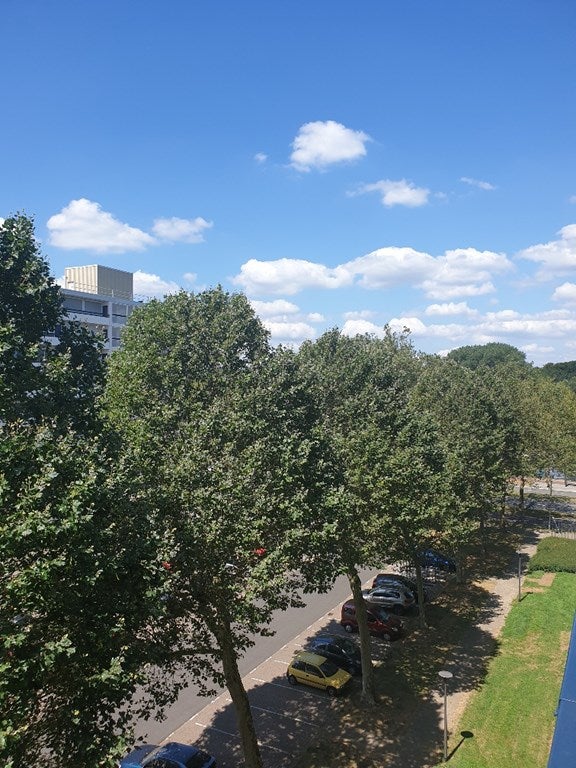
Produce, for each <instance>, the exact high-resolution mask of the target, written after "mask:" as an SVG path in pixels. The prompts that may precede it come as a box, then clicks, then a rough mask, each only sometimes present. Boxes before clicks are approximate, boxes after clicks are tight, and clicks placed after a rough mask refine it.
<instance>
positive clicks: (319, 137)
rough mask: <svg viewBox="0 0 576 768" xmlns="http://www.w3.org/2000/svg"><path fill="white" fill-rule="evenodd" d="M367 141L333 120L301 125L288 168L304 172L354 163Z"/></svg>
mask: <svg viewBox="0 0 576 768" xmlns="http://www.w3.org/2000/svg"><path fill="white" fill-rule="evenodd" d="M369 140H370V137H369V136H368V135H367V134H366V133H364V132H363V131H354V130H352V129H351V128H346V126H344V125H342V124H341V123H337V122H335V121H334V120H326V121H325V122H322V121H320V120H318V121H316V122H312V123H305V124H304V125H302V126H301V127H300V130H299V131H298V134H297V135H296V137H295V139H294V141H293V142H292V150H293V151H292V154H291V155H290V164H291V165H292V167H293V168H296V170H298V171H304V172H306V171H310V170H311V169H312V168H316V169H319V170H323V169H325V168H327V167H328V166H330V165H333V164H334V163H342V162H349V161H351V160H356V159H357V158H359V157H364V156H365V155H366V143H367V142H368V141H369Z"/></svg>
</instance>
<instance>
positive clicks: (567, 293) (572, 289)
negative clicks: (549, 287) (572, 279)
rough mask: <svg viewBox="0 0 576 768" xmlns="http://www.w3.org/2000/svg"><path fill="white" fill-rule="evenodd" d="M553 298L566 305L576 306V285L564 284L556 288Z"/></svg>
mask: <svg viewBox="0 0 576 768" xmlns="http://www.w3.org/2000/svg"><path fill="white" fill-rule="evenodd" d="M552 298H553V299H554V301H561V302H563V303H564V304H576V283H562V285H559V286H558V288H556V290H555V291H554V293H553V294H552Z"/></svg>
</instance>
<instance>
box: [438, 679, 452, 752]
mask: <svg viewBox="0 0 576 768" xmlns="http://www.w3.org/2000/svg"><path fill="white" fill-rule="evenodd" d="M438 676H439V677H440V678H441V679H442V680H443V681H444V762H445V763H446V762H447V761H448V680H450V679H451V678H452V677H453V675H452V672H448V670H446V669H442V670H440V672H438Z"/></svg>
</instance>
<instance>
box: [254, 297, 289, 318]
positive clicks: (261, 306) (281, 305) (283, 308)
mask: <svg viewBox="0 0 576 768" xmlns="http://www.w3.org/2000/svg"><path fill="white" fill-rule="evenodd" d="M250 304H251V305H252V308H253V310H254V312H256V314H257V315H258V316H259V317H261V318H269V319H272V318H278V317H283V316H285V315H294V314H297V313H298V312H299V311H300V310H299V308H298V307H297V305H296V304H292V302H291V301H286V300H285V299H276V300H275V301H256V300H253V301H251V302H250Z"/></svg>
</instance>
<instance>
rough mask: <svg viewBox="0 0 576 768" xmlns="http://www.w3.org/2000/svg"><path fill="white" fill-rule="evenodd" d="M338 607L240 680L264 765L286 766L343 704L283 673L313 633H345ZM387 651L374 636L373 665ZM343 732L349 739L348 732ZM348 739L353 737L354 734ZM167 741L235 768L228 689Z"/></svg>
mask: <svg viewBox="0 0 576 768" xmlns="http://www.w3.org/2000/svg"><path fill="white" fill-rule="evenodd" d="M370 584H371V582H370ZM370 584H367V586H369V585H370ZM440 588H441V583H436V584H435V585H431V589H432V591H436V590H438V589H440ZM340 607H341V604H340V603H339V604H338V605H336V606H334V608H333V609H332V610H330V611H329V612H328V613H327V614H325V615H324V616H322V617H320V618H319V619H318V620H317V621H315V622H314V623H313V624H311V625H310V626H309V627H307V628H306V629H305V630H304V631H303V632H301V633H300V634H298V635H297V636H296V637H295V638H293V639H292V640H291V641H289V642H288V643H286V644H285V645H284V646H282V648H280V649H279V650H278V651H277V652H276V653H275V654H273V655H272V656H271V657H270V658H268V659H266V661H264V662H263V663H262V664H260V665H258V666H257V667H256V668H255V669H253V670H252V671H251V672H250V673H249V674H248V675H246V676H245V677H244V678H243V680H244V686H245V688H246V691H247V693H248V697H249V700H250V705H251V709H252V715H253V718H254V725H255V729H256V733H257V734H258V739H259V744H260V749H261V754H262V759H263V762H264V765H265V766H266V768H282V767H283V766H288V765H290V764H291V762H292V761H293V759H294V757H295V755H297V754H298V753H300V752H302V751H303V750H304V748H305V747H306V745H307V744H309V743H312V744H313V743H314V740H315V735H316V734H320V733H321V732H322V730H323V729H324V728H325V727H326V724H327V723H328V722H329V721H330V720H331V719H333V718H334V716H335V714H336V713H337V712H338V711H341V710H342V708H346V701H347V693H346V692H344V693H343V694H342V695H341V696H338V697H335V698H331V697H329V696H328V694H327V693H326V692H325V691H321V690H318V689H314V688H310V687H308V686H304V685H298V686H291V685H290V684H289V682H288V680H287V677H286V670H287V668H288V665H289V663H290V662H291V660H292V658H293V656H294V653H295V652H297V651H299V650H301V649H302V647H303V646H305V645H306V643H307V641H308V640H309V639H310V638H311V637H313V636H314V635H316V634H318V633H320V632H321V631H322V632H330V633H333V634H339V635H344V636H347V635H346V632H345V631H344V630H343V629H342V627H341V626H340ZM416 620H417V619H415V618H412V619H411V621H416ZM398 642H402V641H401V640H400V641H398ZM389 653H390V644H389V643H388V642H386V641H384V640H381V639H379V638H377V637H373V638H372V657H373V661H374V662H375V663H380V662H383V661H385V659H386V657H387V656H388V655H389ZM349 685H350V686H353V687H354V686H356V687H357V688H359V687H360V686H361V678H360V677H354V678H353V679H352V680H351V681H350V684H349ZM341 736H342V738H343V739H345V738H347V735H346V733H342V734H341ZM349 737H350V738H353V734H352V733H350V734H349ZM169 740H174V741H181V742H184V743H195V744H197V745H199V746H202V748H204V749H206V750H207V751H208V752H210V753H211V754H212V755H214V756H215V757H216V759H217V761H218V766H219V768H236V767H237V766H238V765H239V764H242V761H243V758H242V751H241V748H240V740H239V737H238V731H237V728H236V716H235V712H234V707H233V705H232V701H231V699H230V696H229V694H228V692H227V691H225V692H223V693H222V694H220V695H219V696H218V697H217V698H215V699H214V700H212V701H211V702H210V703H209V704H208V705H207V706H206V707H204V708H203V709H202V710H201V711H200V712H198V713H197V714H196V715H194V716H193V717H192V718H191V719H190V720H189V721H188V722H186V723H185V724H184V725H182V726H181V727H180V728H178V729H177V730H176V731H174V732H173V733H172V734H171V735H170V737H169Z"/></svg>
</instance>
